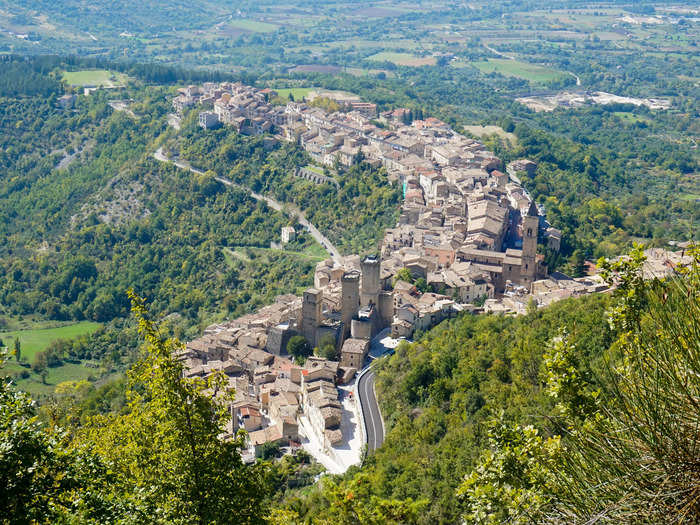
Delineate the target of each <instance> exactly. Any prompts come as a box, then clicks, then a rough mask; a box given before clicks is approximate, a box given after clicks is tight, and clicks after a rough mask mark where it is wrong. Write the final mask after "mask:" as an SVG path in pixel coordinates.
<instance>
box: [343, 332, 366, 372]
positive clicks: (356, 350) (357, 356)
mask: <svg viewBox="0 0 700 525" xmlns="http://www.w3.org/2000/svg"><path fill="white" fill-rule="evenodd" d="M368 351H369V341H367V340H365V339H353V338H350V339H346V340H345V342H344V343H343V347H342V348H341V349H340V366H344V367H348V368H355V369H357V370H360V369H361V368H362V365H363V364H364V361H365V357H367V352H368Z"/></svg>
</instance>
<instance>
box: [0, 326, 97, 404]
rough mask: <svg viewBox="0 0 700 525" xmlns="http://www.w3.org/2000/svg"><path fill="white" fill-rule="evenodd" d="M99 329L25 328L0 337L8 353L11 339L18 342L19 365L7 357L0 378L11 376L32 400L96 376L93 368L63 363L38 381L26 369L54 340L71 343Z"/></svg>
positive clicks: (11, 357) (13, 357)
mask: <svg viewBox="0 0 700 525" xmlns="http://www.w3.org/2000/svg"><path fill="white" fill-rule="evenodd" d="M100 326H101V325H100V324H99V323H93V322H89V321H84V322H80V323H74V324H64V325H62V326H57V327H53V328H28V329H24V330H13V331H8V332H1V333H0V340H2V342H3V344H4V345H5V346H7V347H8V348H9V349H12V348H13V347H14V341H15V339H19V341H20V349H21V359H22V361H21V363H18V362H17V360H16V357H15V356H9V357H8V360H7V362H6V363H5V364H4V366H3V368H2V370H0V375H3V376H13V377H14V381H15V382H16V384H17V386H18V387H19V388H21V389H22V390H25V391H27V392H29V393H30V394H32V395H34V396H40V395H45V394H50V393H51V392H53V391H54V389H55V388H56V385H58V384H59V383H62V382H64V381H80V380H83V379H88V378H92V377H96V376H99V375H100V372H99V371H98V369H97V367H96V366H90V365H88V364H86V363H76V362H63V364H61V365H60V366H55V367H48V368H47V369H46V375H45V376H44V377H42V376H41V375H40V374H38V373H36V372H35V371H33V370H32V369H31V368H30V366H29V365H30V363H32V362H33V361H34V358H35V356H36V354H37V353H38V352H41V351H43V350H45V349H46V348H48V346H49V345H50V344H51V343H52V342H53V341H56V340H58V339H73V338H76V337H79V336H82V335H87V334H90V333H92V332H94V331H95V330H97V329H98V328H99V327H100Z"/></svg>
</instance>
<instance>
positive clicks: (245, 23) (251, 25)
mask: <svg viewBox="0 0 700 525" xmlns="http://www.w3.org/2000/svg"><path fill="white" fill-rule="evenodd" d="M228 25H229V26H230V27H234V28H236V29H243V30H244V31H251V32H253V33H272V32H273V31H277V29H278V28H279V26H277V25H275V24H270V23H267V22H259V21H257V20H232V21H231V22H229V23H228Z"/></svg>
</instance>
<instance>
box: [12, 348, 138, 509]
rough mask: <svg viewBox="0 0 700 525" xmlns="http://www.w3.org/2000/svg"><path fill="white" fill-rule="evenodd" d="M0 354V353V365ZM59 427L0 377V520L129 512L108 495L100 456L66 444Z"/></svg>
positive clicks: (103, 466)
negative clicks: (44, 418) (47, 423)
mask: <svg viewBox="0 0 700 525" xmlns="http://www.w3.org/2000/svg"><path fill="white" fill-rule="evenodd" d="M4 362H5V355H0V368H2V366H3V364H4ZM62 438H63V434H62V433H61V432H60V430H57V431H54V430H53V429H51V428H48V429H47V428H44V427H42V425H41V424H40V423H39V421H38V418H37V415H36V411H35V405H34V403H33V402H32V400H31V398H30V397H29V396H28V395H27V394H26V393H24V392H20V391H17V390H15V389H14V388H13V387H12V385H11V384H10V382H9V381H8V380H6V379H4V378H3V379H0V486H1V487H2V490H0V522H2V523H104V522H107V521H113V520H115V518H117V517H119V512H122V513H123V517H125V518H126V517H127V516H129V515H130V514H131V511H132V510H133V509H131V508H130V507H129V506H128V504H123V503H124V502H120V501H117V500H116V499H110V497H109V496H108V495H107V491H106V490H105V489H106V486H107V483H109V482H110V481H111V479H110V476H109V475H108V474H107V469H106V468H105V465H104V463H103V462H102V461H101V460H100V458H99V457H96V456H94V455H93V454H91V453H89V452H86V451H85V450H72V449H70V448H68V447H66V445H65V440H63V439H62Z"/></svg>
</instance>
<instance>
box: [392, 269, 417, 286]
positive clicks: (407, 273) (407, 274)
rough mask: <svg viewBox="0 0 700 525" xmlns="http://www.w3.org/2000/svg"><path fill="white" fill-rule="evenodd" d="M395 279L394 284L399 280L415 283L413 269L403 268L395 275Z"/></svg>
mask: <svg viewBox="0 0 700 525" xmlns="http://www.w3.org/2000/svg"><path fill="white" fill-rule="evenodd" d="M393 281H394V284H396V283H397V282H398V281H406V282H407V283H411V284H413V275H412V274H411V270H409V269H408V268H401V269H400V270H399V271H398V272H396V274H395V275H394V279H393Z"/></svg>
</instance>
